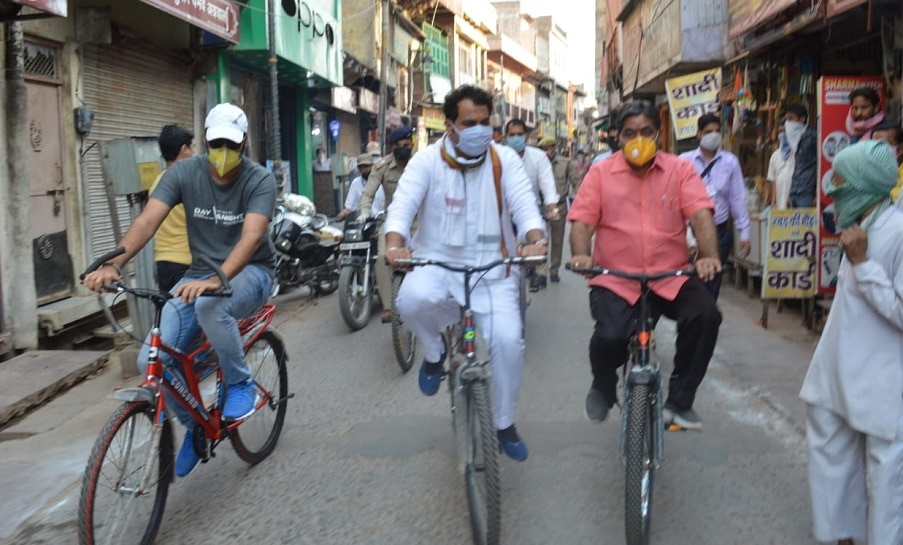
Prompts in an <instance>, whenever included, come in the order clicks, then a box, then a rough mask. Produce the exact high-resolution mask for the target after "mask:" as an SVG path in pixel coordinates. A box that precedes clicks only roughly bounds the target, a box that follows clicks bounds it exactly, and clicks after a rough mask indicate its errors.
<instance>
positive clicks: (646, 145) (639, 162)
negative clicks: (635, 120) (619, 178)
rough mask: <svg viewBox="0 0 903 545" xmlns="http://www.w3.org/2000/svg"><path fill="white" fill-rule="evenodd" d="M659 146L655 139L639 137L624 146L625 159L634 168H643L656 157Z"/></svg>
mask: <svg viewBox="0 0 903 545" xmlns="http://www.w3.org/2000/svg"><path fill="white" fill-rule="evenodd" d="M656 151H658V144H656V143H655V139H654V138H646V137H645V136H637V137H635V138H633V139H631V140H630V141H629V142H627V143H626V144H624V158H625V159H627V162H629V163H630V164H632V165H634V166H638V167H641V166H643V165H645V164H646V163H648V162H649V161H651V160H652V158H653V157H655V152H656Z"/></svg>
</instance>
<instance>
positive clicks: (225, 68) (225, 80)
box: [216, 49, 232, 104]
mask: <svg viewBox="0 0 903 545" xmlns="http://www.w3.org/2000/svg"><path fill="white" fill-rule="evenodd" d="M216 78H217V81H216V100H217V102H219V103H220V104H222V103H223V102H232V64H231V61H230V55H229V52H228V50H226V49H221V50H220V51H219V52H218V53H217V54H216Z"/></svg>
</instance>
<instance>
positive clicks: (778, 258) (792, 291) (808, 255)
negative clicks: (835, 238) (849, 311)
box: [762, 208, 818, 299]
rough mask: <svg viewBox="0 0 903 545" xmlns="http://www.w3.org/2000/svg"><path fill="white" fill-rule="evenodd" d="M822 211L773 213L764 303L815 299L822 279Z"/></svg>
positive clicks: (763, 284)
mask: <svg viewBox="0 0 903 545" xmlns="http://www.w3.org/2000/svg"><path fill="white" fill-rule="evenodd" d="M817 265H818V209H816V208H793V209H788V210H774V209H772V210H771V212H770V214H769V216H768V246H767V247H766V259H765V271H764V272H763V275H762V298H763V299H804V298H807V297H812V296H813V295H815V287H816V286H815V285H816V280H817V277H818V275H817V274H816V271H817Z"/></svg>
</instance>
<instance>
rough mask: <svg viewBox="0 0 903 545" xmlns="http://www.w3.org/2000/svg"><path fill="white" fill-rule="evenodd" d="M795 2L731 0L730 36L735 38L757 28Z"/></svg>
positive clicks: (729, 8) (729, 6) (792, 0)
mask: <svg viewBox="0 0 903 545" xmlns="http://www.w3.org/2000/svg"><path fill="white" fill-rule="evenodd" d="M795 2H796V0H730V1H729V2H728V12H729V13H730V23H729V24H728V27H727V35H728V38H729V39H731V40H733V39H734V38H737V37H739V36H740V35H741V34H743V33H744V32H746V31H748V30H752V29H754V28H756V27H757V26H759V25H761V24H763V23H765V22H767V21H768V20H769V19H771V18H772V17H773V16H774V15H776V14H778V13H780V12H782V11H784V10H785V9H787V8H789V7H790V6H792V5H793V4H794V3H795Z"/></svg>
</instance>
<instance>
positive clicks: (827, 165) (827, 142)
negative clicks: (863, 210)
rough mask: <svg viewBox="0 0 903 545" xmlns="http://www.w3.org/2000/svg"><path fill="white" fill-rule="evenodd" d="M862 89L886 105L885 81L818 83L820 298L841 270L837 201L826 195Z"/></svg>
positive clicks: (843, 79) (830, 79)
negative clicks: (857, 92)
mask: <svg viewBox="0 0 903 545" xmlns="http://www.w3.org/2000/svg"><path fill="white" fill-rule="evenodd" d="M859 87H871V88H873V89H875V91H877V93H878V96H879V97H880V99H881V104H882V108H883V105H884V78H882V77H880V76H877V77H870V76H830V77H827V76H826V77H823V78H821V79H819V80H818V113H819V116H818V117H819V124H818V142H819V150H818V155H819V159H818V165H819V168H818V180H819V184H818V208H819V216H820V220H821V221H820V222H819V224H820V227H819V237H818V294H819V295H826V294H832V293H834V290H835V285H836V284H837V269H839V268H840V258H841V251H840V232H839V230H838V229H836V226H835V224H834V206H833V199H831V197H829V196H827V195H826V194H825V188H827V187H828V184H830V183H831V178H832V177H833V176H834V171H833V169H832V168H831V167H832V165H833V162H834V157H835V156H836V155H837V154H838V153H840V151H841V150H842V149H844V148H845V147H847V145H849V143H850V134H849V133H848V132H847V124H846V121H847V114H848V113H849V111H850V92H851V91H853V90H854V89H857V88H859Z"/></svg>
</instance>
